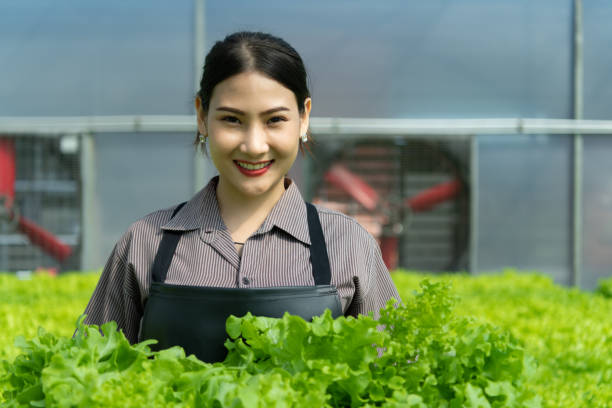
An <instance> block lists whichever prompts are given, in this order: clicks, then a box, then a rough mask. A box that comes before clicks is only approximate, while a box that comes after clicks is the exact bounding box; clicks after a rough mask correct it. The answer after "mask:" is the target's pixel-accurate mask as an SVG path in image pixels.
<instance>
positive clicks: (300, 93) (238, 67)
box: [198, 31, 310, 113]
mask: <svg viewBox="0 0 612 408" xmlns="http://www.w3.org/2000/svg"><path fill="white" fill-rule="evenodd" d="M243 72H258V73H261V74H263V75H265V76H267V77H269V78H271V79H273V80H275V81H277V82H279V83H281V84H282V85H283V86H285V87H286V88H288V89H290V90H291V91H293V93H294V94H295V99H296V102H297V106H298V110H299V112H300V113H303V112H304V100H306V98H308V97H309V96H310V91H309V90H308V85H307V75H306V69H305V67H304V63H303V61H302V58H301V57H300V55H299V54H298V52H297V51H296V50H295V49H294V48H293V47H292V46H291V45H289V44H288V43H287V42H286V41H285V40H283V39H281V38H278V37H275V36H273V35H271V34H267V33H261V32H249V31H242V32H237V33H234V34H230V35H228V36H227V37H225V39H224V40H223V41H217V42H216V43H215V45H214V46H213V47H212V49H211V50H210V52H209V53H208V55H207V56H206V60H205V62H204V71H203V73H202V79H201V80H200V90H199V91H198V96H199V97H200V100H201V102H202V109H203V110H204V112H208V108H209V106H210V99H211V96H212V93H213V90H214V89H215V86H217V84H218V83H220V82H222V81H223V80H225V79H227V78H229V77H232V76H234V75H237V74H241V73H243Z"/></svg>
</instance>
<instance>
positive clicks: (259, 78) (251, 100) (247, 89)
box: [210, 72, 297, 110]
mask: <svg viewBox="0 0 612 408" xmlns="http://www.w3.org/2000/svg"><path fill="white" fill-rule="evenodd" d="M226 105H229V106H231V107H234V108H239V109H240V108H241V107H242V108H245V109H248V107H257V106H259V107H266V108H269V107H276V106H285V107H287V108H289V109H296V110H297V102H296V100H295V94H294V93H293V91H291V90H290V89H289V88H287V87H285V86H284V85H282V84H281V83H280V82H278V81H276V80H274V79H272V78H270V77H267V76H265V75H263V74H261V73H259V72H243V73H240V74H237V75H234V76H231V77H229V78H227V79H225V80H223V81H221V82H219V83H218V84H217V85H216V86H215V88H214V90H213V93H212V96H211V100H210V107H211V108H212V109H214V108H215V107H218V106H226Z"/></svg>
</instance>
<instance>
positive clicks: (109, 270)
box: [85, 232, 142, 344]
mask: <svg viewBox="0 0 612 408" xmlns="http://www.w3.org/2000/svg"><path fill="white" fill-rule="evenodd" d="M130 235H131V234H130V233H129V232H128V233H126V234H125V235H124V236H123V237H122V238H121V240H120V241H119V242H118V243H117V244H116V245H115V247H114V248H113V252H112V253H111V255H110V257H109V258H108V261H107V262H106V266H105V267H104V270H103V271H102V275H101V276H100V280H99V281H98V285H97V286H96V289H95V290H94V293H93V295H92V297H91V299H90V300H89V304H88V305H87V308H86V309H85V314H87V318H86V319H85V323H86V324H96V325H102V324H104V323H106V322H109V321H111V320H114V321H115V322H117V328H118V329H120V330H123V333H124V334H125V336H126V337H127V339H128V340H129V341H130V343H132V344H134V343H136V342H137V341H138V328H139V325H140V318H141V317H142V306H141V302H140V290H139V288H138V282H137V280H136V277H135V274H134V269H133V265H131V264H129V263H128V262H127V253H128V248H129V241H130Z"/></svg>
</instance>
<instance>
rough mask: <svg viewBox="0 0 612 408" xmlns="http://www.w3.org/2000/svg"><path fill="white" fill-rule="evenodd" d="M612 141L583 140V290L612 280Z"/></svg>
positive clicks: (606, 138)
mask: <svg viewBox="0 0 612 408" xmlns="http://www.w3.org/2000/svg"><path fill="white" fill-rule="evenodd" d="M610 158H612V138H611V137H610V136H595V135H591V136H586V137H584V172H583V179H584V183H583V205H582V209H583V226H584V227H583V248H584V249H583V257H582V261H583V264H582V275H581V277H580V286H582V287H584V288H587V289H594V288H595V287H596V286H597V281H598V280H599V279H602V278H607V277H610V276H612V160H611V159H610Z"/></svg>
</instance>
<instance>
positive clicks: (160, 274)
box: [151, 203, 331, 285]
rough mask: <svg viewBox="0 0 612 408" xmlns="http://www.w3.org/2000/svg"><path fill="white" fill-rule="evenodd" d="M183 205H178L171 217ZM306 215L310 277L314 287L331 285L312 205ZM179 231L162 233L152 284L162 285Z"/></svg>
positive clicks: (321, 237)
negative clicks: (308, 235)
mask: <svg viewBox="0 0 612 408" xmlns="http://www.w3.org/2000/svg"><path fill="white" fill-rule="evenodd" d="M183 205H185V203H181V204H179V205H178V206H177V207H176V209H175V210H174V212H173V213H172V217H171V218H174V216H175V215H176V213H177V212H178V211H179V210H180V209H181V208H182V207H183ZM306 210H307V211H306V213H307V217H308V232H309V233H310V242H311V245H310V262H311V263H312V276H313V278H314V281H315V285H329V284H330V283H331V268H330V266H329V256H328V255H327V248H326V246H325V237H324V236H323V228H322V227H321V221H320V220H319V214H318V213H317V209H316V208H315V206H314V205H312V204H310V203H306ZM181 234H182V232H181V231H167V230H166V231H163V234H162V239H161V242H160V244H159V248H158V249H157V253H156V254H155V260H154V261H153V267H152V268H151V272H152V273H151V279H152V281H153V282H157V283H164V282H165V281H166V275H167V274H168V268H169V267H170V262H171V261H172V257H173V256H174V251H176V246H177V245H178V242H179V240H180V239H181Z"/></svg>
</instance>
